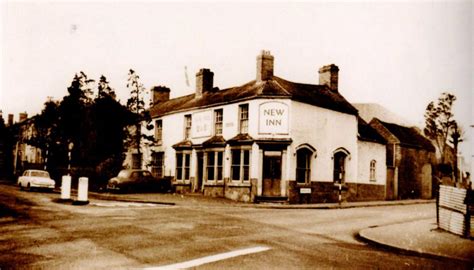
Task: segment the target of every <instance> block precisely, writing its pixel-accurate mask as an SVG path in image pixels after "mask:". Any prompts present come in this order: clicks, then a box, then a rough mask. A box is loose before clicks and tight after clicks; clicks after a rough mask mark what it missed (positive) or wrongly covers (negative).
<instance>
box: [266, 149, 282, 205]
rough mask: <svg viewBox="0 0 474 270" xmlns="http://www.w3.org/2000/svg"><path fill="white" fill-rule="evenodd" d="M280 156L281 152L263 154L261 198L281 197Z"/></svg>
mask: <svg viewBox="0 0 474 270" xmlns="http://www.w3.org/2000/svg"><path fill="white" fill-rule="evenodd" d="M281 156H282V152H281V151H264V153H263V177H262V179H263V190H262V195H263V196H267V197H278V196H281Z"/></svg>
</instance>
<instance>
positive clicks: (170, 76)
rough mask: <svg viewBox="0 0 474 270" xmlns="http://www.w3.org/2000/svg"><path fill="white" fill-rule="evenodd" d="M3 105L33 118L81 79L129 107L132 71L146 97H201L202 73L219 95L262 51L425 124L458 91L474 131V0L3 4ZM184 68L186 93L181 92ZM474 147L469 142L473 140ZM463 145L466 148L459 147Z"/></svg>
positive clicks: (282, 69)
mask: <svg viewBox="0 0 474 270" xmlns="http://www.w3.org/2000/svg"><path fill="white" fill-rule="evenodd" d="M1 8H2V11H1V15H2V19H1V22H2V34H1V37H2V57H1V59H2V65H1V68H2V70H1V75H2V78H1V79H2V81H1V92H0V109H1V110H2V111H3V114H4V117H5V116H6V115H7V114H9V113H13V114H15V120H17V119H18V113H19V112H23V111H26V112H28V114H29V115H30V116H32V115H34V114H38V113H39V112H40V111H41V109H42V107H43V104H44V102H45V101H46V99H47V97H48V96H52V97H54V98H55V99H61V98H62V97H63V96H64V95H66V94H67V87H68V86H69V85H70V83H71V80H72V78H73V76H74V74H75V73H76V72H79V71H84V72H85V73H86V74H87V75H88V76H89V77H91V78H93V79H96V80H98V78H99V76H100V75H101V74H103V75H105V76H106V77H107V78H108V80H109V81H110V82H111V86H112V87H113V88H115V90H116V92H117V93H118V96H119V98H120V99H121V101H122V102H124V101H126V99H127V98H128V90H127V89H126V80H127V73H128V70H129V69H130V68H132V69H134V70H136V71H137V73H138V74H139V75H140V77H141V79H142V82H143V83H144V85H145V86H146V87H147V88H148V89H149V88H150V87H152V86H154V85H166V86H168V87H170V88H171V96H172V97H177V96H181V95H185V94H190V93H192V92H193V91H194V77H195V74H196V72H197V71H198V70H199V68H203V67H204V68H210V69H211V70H212V71H213V72H214V73H215V75H214V85H215V86H217V87H219V88H220V89H224V88H227V87H231V86H237V85H242V84H244V83H246V82H248V81H251V80H253V79H254V78H255V66H256V60H255V58H256V56H257V54H258V53H259V52H260V50H262V49H266V50H270V51H271V53H272V54H273V55H274V57H275V75H277V76H280V77H283V78H285V79H287V80H290V81H296V82H303V83H317V82H318V73H317V71H318V68H319V67H321V66H323V65H326V64H330V63H334V64H336V65H338V66H339V68H340V72H339V78H340V80H339V89H340V92H341V93H342V95H344V96H345V97H346V99H348V100H349V101H350V102H371V103H379V104H381V105H383V106H385V107H386V108H388V109H389V110H391V111H393V112H395V113H397V114H399V115H401V116H403V117H405V118H407V119H409V120H411V121H412V122H414V123H416V124H421V123H423V113H424V110H425V108H426V105H427V104H428V103H429V102H430V101H432V100H436V99H437V98H438V97H439V95H440V94H441V92H443V91H449V92H451V93H454V94H455V95H456V96H457V98H458V100H457V101H456V102H455V117H456V119H458V120H459V122H461V124H462V126H463V128H464V129H465V130H468V129H469V125H470V124H472V119H473V118H474V113H473V112H472V109H471V104H472V103H473V96H472V89H473V88H472V86H473V85H472V78H473V72H472V60H473V55H472V45H473V44H472V43H473V40H472V38H473V37H472V12H473V8H472V2H471V1H418V2H416V1H408V2H400V1H398V2H392V3H389V2H384V3H376V2H373V3H362V2H354V1H351V2H346V3H340V2H339V3H337V2H309V3H281V2H280V3H270V2H261V1H260V2H255V3H252V2H247V3H228V2H227V3H221V4H218V3H210V2H209V3H206V2H180V3H173V4H171V3H163V2H151V1H148V2H142V3H114V2H112V1H109V2H97V3H94V2H79V3H75V4H71V3H64V2H62V3H61V2H53V3H47V2H44V1H40V2H39V3H35V2H7V3H5V2H2V4H1ZM185 67H187V71H188V72H187V73H188V75H189V81H190V84H191V86H190V87H188V86H187V85H186V77H185ZM469 144H472V142H469ZM464 149H465V147H464Z"/></svg>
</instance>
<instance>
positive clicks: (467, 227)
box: [437, 185, 474, 237]
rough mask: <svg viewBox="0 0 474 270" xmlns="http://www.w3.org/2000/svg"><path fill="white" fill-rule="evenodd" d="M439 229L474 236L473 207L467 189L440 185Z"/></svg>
mask: <svg viewBox="0 0 474 270" xmlns="http://www.w3.org/2000/svg"><path fill="white" fill-rule="evenodd" d="M438 196H439V197H438V204H437V211H438V213H437V214H438V227H439V228H441V229H443V230H446V231H449V232H452V233H455V234H458V235H461V236H464V237H472V236H474V231H473V228H472V227H473V226H471V225H472V224H473V223H474V218H473V215H472V214H473V210H474V209H473V208H474V207H473V205H472V198H469V197H470V196H472V193H471V192H468V190H467V189H461V188H455V187H450V186H445V185H440V187H439V193H438Z"/></svg>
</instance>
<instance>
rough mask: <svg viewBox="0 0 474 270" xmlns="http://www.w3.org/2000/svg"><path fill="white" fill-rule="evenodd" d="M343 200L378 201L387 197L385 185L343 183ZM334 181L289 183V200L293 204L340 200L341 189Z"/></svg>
mask: <svg viewBox="0 0 474 270" xmlns="http://www.w3.org/2000/svg"><path fill="white" fill-rule="evenodd" d="M343 187H344V190H343V191H342V194H341V195H342V196H341V197H342V201H346V202H355V201H377V200H384V199H385V186H384V185H371V184H358V183H345V184H344V185H343ZM336 188H337V187H336V186H335V185H334V183H333V182H311V183H307V184H298V183H296V181H289V183H288V201H289V202H290V203H291V204H307V203H336V202H338V201H339V191H338V190H337V189H336Z"/></svg>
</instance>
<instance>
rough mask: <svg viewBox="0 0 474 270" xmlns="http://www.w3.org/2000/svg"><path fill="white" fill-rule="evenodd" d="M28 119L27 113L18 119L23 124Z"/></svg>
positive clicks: (21, 114)
mask: <svg viewBox="0 0 474 270" xmlns="http://www.w3.org/2000/svg"><path fill="white" fill-rule="evenodd" d="M26 119H28V114H27V113H26V112H24V113H20V117H19V119H18V122H23V121H25V120H26Z"/></svg>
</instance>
